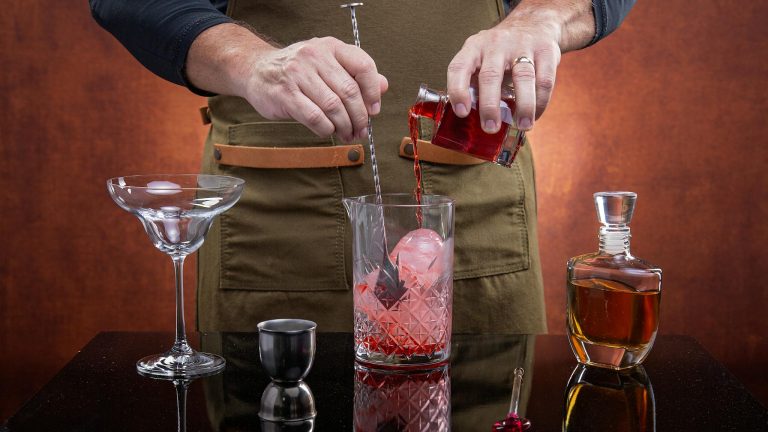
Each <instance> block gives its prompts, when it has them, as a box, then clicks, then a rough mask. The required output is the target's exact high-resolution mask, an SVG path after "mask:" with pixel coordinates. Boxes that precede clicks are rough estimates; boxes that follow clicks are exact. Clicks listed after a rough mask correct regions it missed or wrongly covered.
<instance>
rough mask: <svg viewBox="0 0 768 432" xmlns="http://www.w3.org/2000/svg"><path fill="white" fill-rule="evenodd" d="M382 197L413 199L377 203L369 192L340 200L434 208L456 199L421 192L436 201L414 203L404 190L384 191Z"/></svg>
mask: <svg viewBox="0 0 768 432" xmlns="http://www.w3.org/2000/svg"><path fill="white" fill-rule="evenodd" d="M381 197H382V198H386V197H395V198H406V197H407V198H410V199H413V202H412V203H387V202H384V201H382V203H381V204H377V203H376V202H375V200H376V195H375V194H369V195H360V196H355V197H345V198H342V201H349V202H353V203H356V204H360V205H364V206H373V207H402V208H409V207H410V208H434V207H450V206H452V205H454V204H456V200H454V199H453V198H451V197H449V196H447V195H438V194H422V195H421V197H422V199H423V198H430V199H436V200H437V201H438V202H432V203H424V201H422V203H421V204H418V203H416V199H415V198H414V196H413V194H412V193H404V192H398V193H385V194H381Z"/></svg>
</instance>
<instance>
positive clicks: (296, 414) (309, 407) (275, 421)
mask: <svg viewBox="0 0 768 432" xmlns="http://www.w3.org/2000/svg"><path fill="white" fill-rule="evenodd" d="M316 415H317V411H316V410H315V398H314V396H313V395H312V391H311V390H310V389H309V386H308V385H307V384H306V383H304V382H299V383H298V384H295V385H294V384H289V385H285V384H281V383H277V382H271V383H270V384H269V385H268V386H267V388H266V389H264V393H262V395H261V407H260V408H259V418H261V430H262V431H307V432H308V431H312V430H313V429H314V426H315V416H316Z"/></svg>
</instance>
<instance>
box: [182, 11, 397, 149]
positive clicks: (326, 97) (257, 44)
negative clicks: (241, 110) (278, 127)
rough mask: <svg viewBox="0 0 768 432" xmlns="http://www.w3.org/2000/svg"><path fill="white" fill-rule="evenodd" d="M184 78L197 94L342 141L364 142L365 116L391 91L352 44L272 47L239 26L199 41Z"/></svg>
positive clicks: (331, 40)
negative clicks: (237, 102)
mask: <svg viewBox="0 0 768 432" xmlns="http://www.w3.org/2000/svg"><path fill="white" fill-rule="evenodd" d="M217 33H222V34H217ZM187 75H188V78H189V80H190V81H191V83H192V84H193V85H195V86H197V87H199V88H203V89H205V90H209V91H213V92H217V93H223V94H230V95H236V96H241V97H243V98H245V99H246V100H248V102H249V103H250V104H251V105H253V107H254V108H255V109H256V111H258V112H259V114H261V115H262V116H264V117H266V118H268V119H273V120H277V119H294V120H296V121H298V122H300V123H302V124H303V125H305V126H307V127H308V128H309V129H310V130H312V131H313V132H314V133H316V134H317V135H319V136H330V135H331V134H334V133H335V134H336V135H337V136H338V137H339V138H340V139H342V140H343V141H345V142H350V141H353V140H354V139H355V138H362V137H366V136H367V133H368V132H367V126H368V116H369V115H376V114H378V113H379V111H380V109H381V94H382V93H383V92H385V91H386V90H387V85H388V84H387V80H386V78H384V76H382V75H380V74H379V73H378V71H377V69H376V64H375V63H374V61H373V59H371V57H370V56H369V55H368V54H366V53H365V52H364V51H363V50H362V49H360V48H357V47H355V46H354V45H348V44H345V43H343V42H341V41H339V40H337V39H334V38H330V37H327V38H321V39H311V40H307V41H302V42H297V43H295V44H293V45H290V46H288V47H285V48H275V47H272V46H270V45H268V44H267V43H266V42H265V41H263V40H262V39H260V38H258V37H257V36H256V35H255V34H253V33H251V32H250V31H248V30H247V29H245V28H242V27H240V26H237V25H234V24H223V25H219V26H215V27H212V28H211V29H209V30H207V31H205V32H203V33H202V34H201V35H200V36H199V37H198V38H197V39H196V40H195V42H194V43H193V44H192V47H191V49H190V53H189V57H188V59H187Z"/></svg>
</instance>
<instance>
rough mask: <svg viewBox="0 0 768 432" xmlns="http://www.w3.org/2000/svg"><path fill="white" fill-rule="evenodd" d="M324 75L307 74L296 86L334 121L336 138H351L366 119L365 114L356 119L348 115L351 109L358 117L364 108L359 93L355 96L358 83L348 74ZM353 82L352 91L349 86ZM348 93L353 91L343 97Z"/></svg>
mask: <svg viewBox="0 0 768 432" xmlns="http://www.w3.org/2000/svg"><path fill="white" fill-rule="evenodd" d="M342 73H343V71H342ZM324 75H328V73H327V72H326V73H323V72H319V75H318V74H310V75H308V76H307V77H306V78H305V79H304V80H302V81H300V82H299V89H300V90H301V92H302V93H303V94H304V95H306V97H307V98H308V99H309V100H310V101H312V102H313V103H314V105H316V106H317V107H318V108H320V110H322V112H323V114H324V115H325V117H326V118H327V119H328V120H329V121H330V122H331V123H332V124H333V127H334V131H335V132H336V135H337V136H338V137H339V138H341V139H342V140H343V141H345V142H349V141H352V140H353V139H354V131H355V130H359V129H362V128H364V127H365V124H366V123H367V117H363V119H362V120H361V119H359V118H358V119H357V121H356V122H355V121H354V120H353V119H352V117H350V116H351V115H353V114H352V113H354V112H357V113H358V117H360V114H359V113H360V111H362V112H365V106H364V105H363V100H362V98H361V97H360V95H359V93H358V94H357V98H355V97H354V93H356V92H357V83H356V82H355V81H354V80H353V79H352V78H351V77H349V76H348V75H347V77H346V78H344V77H343V75H342V76H341V77H339V76H338V75H339V74H334V75H332V76H329V77H326V76H324ZM344 75H346V74H344ZM352 86H353V87H354V91H353V90H352V89H350V87H352ZM347 93H353V96H352V98H351V99H346V98H344V96H345V95H346V94H347ZM332 132H333V131H332ZM328 135H330V134H328Z"/></svg>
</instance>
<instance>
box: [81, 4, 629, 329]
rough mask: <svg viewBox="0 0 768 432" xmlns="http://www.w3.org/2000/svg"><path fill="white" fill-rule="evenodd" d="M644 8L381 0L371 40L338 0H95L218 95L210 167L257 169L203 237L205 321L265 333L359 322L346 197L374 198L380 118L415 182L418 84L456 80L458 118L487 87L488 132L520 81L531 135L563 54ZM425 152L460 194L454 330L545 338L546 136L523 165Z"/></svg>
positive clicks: (207, 117) (427, 167)
mask: <svg viewBox="0 0 768 432" xmlns="http://www.w3.org/2000/svg"><path fill="white" fill-rule="evenodd" d="M633 3H634V1H633V0H522V1H519V2H515V1H512V2H511V4H510V2H507V1H502V0H481V1H471V2H470V1H460V0H447V1H446V0H441V1H416V2H414V1H408V0H387V1H368V2H366V3H365V5H364V6H362V7H360V8H359V9H358V13H357V16H358V21H359V25H360V32H361V39H362V46H363V48H364V50H363V49H360V48H357V47H355V46H354V45H353V44H351V42H352V40H353V39H352V32H351V27H350V22H349V13H348V12H347V11H346V10H343V9H339V1H328V0H290V1H275V0H271V1H268V0H229V2H227V1H220V0H211V1H209V0H165V1H162V2H159V1H153V0H91V1H90V4H91V9H92V12H93V15H94V17H95V19H96V20H97V21H98V22H99V23H100V24H101V25H102V26H103V27H104V28H106V29H107V30H108V31H110V32H111V33H112V34H113V35H114V36H115V37H116V38H117V39H118V40H119V41H120V42H121V43H123V45H125V46H126V48H128V50H129V51H130V52H131V53H132V54H133V55H134V56H135V57H136V58H137V59H138V60H139V61H140V62H141V63H142V64H144V65H145V66H146V67H147V68H148V69H150V70H151V71H153V72H154V73H156V74H158V75H159V76H161V77H163V78H165V79H167V80H169V81H172V82H175V83H177V84H180V85H183V86H186V87H188V88H189V89H190V90H191V91H193V92H195V93H197V94H201V95H206V96H209V99H208V106H207V107H205V108H204V109H203V111H202V112H203V117H204V122H205V123H210V131H209V134H208V138H207V140H206V142H205V148H204V153H203V163H202V171H203V172H204V173H207V174H223V175H232V176H235V177H240V178H242V179H244V180H245V181H246V188H245V191H244V193H243V196H242V198H241V199H240V201H239V203H238V204H237V205H236V206H235V207H233V208H232V209H231V210H229V211H228V212H226V213H224V214H223V215H222V216H221V217H220V218H218V219H217V221H216V222H215V223H214V225H213V227H212V229H211V231H210V233H209V234H208V237H207V240H206V242H205V244H204V246H203V247H202V248H201V249H200V253H199V257H198V290H197V302H198V314H197V316H198V327H199V329H200V330H201V331H238V330H239V331H253V330H254V329H255V328H256V323H258V322H259V321H262V320H266V319H271V318H279V317H302V318H306V319H311V320H313V321H316V322H317V323H318V325H319V326H320V328H321V329H323V330H324V331H350V330H351V327H352V321H353V320H352V292H351V289H350V288H351V282H352V280H351V270H352V263H351V230H350V228H349V226H348V221H347V220H346V217H345V212H344V209H343V207H342V203H341V199H342V198H343V197H348V196H358V195H367V194H371V193H373V184H374V182H373V179H372V173H371V169H370V155H369V154H368V153H367V149H366V146H361V145H360V144H362V143H365V141H366V139H367V129H366V126H367V118H368V116H373V124H374V125H375V136H374V138H375V141H376V146H377V152H376V153H377V155H376V156H377V159H378V163H379V172H380V174H381V177H382V178H381V185H382V191H383V192H384V193H395V192H408V191H411V190H413V189H414V186H415V180H414V176H413V161H412V160H410V159H409V157H410V154H409V152H407V151H403V150H402V146H401V142H402V141H403V138H404V137H406V136H407V135H408V117H407V116H408V114H407V113H408V108H409V106H410V105H411V104H412V103H413V101H414V99H415V97H416V93H417V91H418V88H419V85H420V83H422V82H423V83H427V84H429V86H430V87H432V88H444V89H447V91H448V93H449V96H450V99H451V102H452V107H453V109H454V111H455V112H456V114H457V115H458V116H460V117H465V116H466V115H467V114H468V112H469V109H470V108H471V106H472V105H471V101H470V94H469V87H470V84H474V85H476V86H477V88H478V91H479V100H478V103H477V107H478V109H479V111H480V116H481V119H482V124H483V128H484V130H485V131H486V132H488V133H494V132H496V131H498V130H499V128H500V111H499V100H500V93H501V88H502V86H503V85H508V84H512V85H514V88H515V93H516V111H515V120H516V122H517V125H518V126H519V127H520V129H524V130H528V129H531V128H532V127H533V125H534V123H535V121H536V119H537V118H539V116H541V114H542V113H543V112H544V110H545V109H546V107H547V104H548V103H549V100H550V97H551V94H552V89H553V86H554V83H555V75H556V69H557V66H558V64H559V61H560V56H561V54H562V53H565V52H568V51H573V50H578V49H580V48H584V47H587V46H589V45H592V44H594V43H595V42H597V41H599V40H600V39H602V38H604V37H605V36H607V35H608V34H610V33H611V32H612V31H614V30H615V29H616V28H617V27H618V26H619V24H620V23H621V21H622V20H623V19H624V17H625V16H626V14H627V13H628V12H629V9H630V8H631V7H632V5H633ZM446 71H447V73H446ZM147 121H151V119H149V118H148V119H147ZM157 139H162V137H157ZM281 149H293V151H291V152H288V151H281ZM179 151H184V149H183V148H180V149H179ZM425 153H426V152H425ZM421 164H422V172H423V185H424V193H428V194H440V195H447V196H450V197H452V198H454V199H455V200H456V216H455V233H456V234H455V235H456V237H455V267H454V306H453V328H454V330H455V331H456V332H475V333H479V332H494V333H521V334H537V333H543V332H545V331H546V321H545V316H544V310H545V309H544V296H543V284H542V275H541V264H540V260H539V249H538V243H537V236H536V195H535V189H534V167H533V160H532V152H531V145H530V143H528V144H526V145H524V146H523V148H522V150H521V151H520V153H519V154H518V156H517V160H516V162H515V163H514V164H513V166H512V167H511V168H503V167H499V166H496V165H492V164H477V163H474V162H473V161H471V160H467V159H466V158H459V157H455V158H454V157H448V158H441V157H437V156H436V157H435V158H433V159H430V158H422V162H421Z"/></svg>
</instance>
